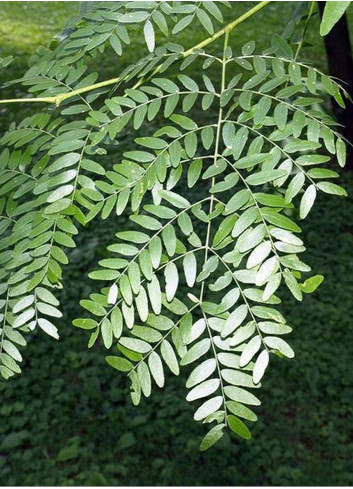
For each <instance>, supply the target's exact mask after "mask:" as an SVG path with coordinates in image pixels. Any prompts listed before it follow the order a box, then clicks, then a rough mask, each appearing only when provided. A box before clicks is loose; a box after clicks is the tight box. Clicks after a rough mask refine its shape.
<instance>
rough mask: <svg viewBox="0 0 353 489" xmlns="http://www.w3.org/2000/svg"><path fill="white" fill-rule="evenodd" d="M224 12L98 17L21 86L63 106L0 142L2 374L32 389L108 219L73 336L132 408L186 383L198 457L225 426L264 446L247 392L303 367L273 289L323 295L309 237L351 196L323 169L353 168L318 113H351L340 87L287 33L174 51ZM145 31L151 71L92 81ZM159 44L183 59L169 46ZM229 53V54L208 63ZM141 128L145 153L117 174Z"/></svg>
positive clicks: (41, 58) (127, 9)
mask: <svg viewBox="0 0 353 489" xmlns="http://www.w3.org/2000/svg"><path fill="white" fill-rule="evenodd" d="M265 3H267V2H263V4H265ZM227 6H228V7H229V5H227V2H217V4H216V3H215V2H199V3H196V2H195V3H194V2H183V3H182V4H181V3H179V2H106V3H104V2H102V3H100V2H98V3H97V4H96V3H95V4H94V6H93V8H91V9H89V10H88V11H86V12H85V13H83V15H82V17H81V18H80V19H79V20H76V22H75V23H74V24H73V25H72V26H71V28H70V29H68V30H66V31H65V33H66V34H65V35H63V36H62V39H61V40H60V42H59V41H57V42H56V44H54V45H52V47H51V49H49V50H42V51H41V52H39V54H38V55H37V59H36V61H35V62H34V64H33V66H32V67H31V68H30V69H29V71H28V72H27V73H26V74H25V76H24V77H23V78H22V79H21V80H20V82H21V83H22V84H23V85H25V86H27V87H29V89H28V90H29V92H30V93H31V94H35V96H36V97H38V99H39V100H42V101H44V102H51V101H53V98H54V100H55V101H56V107H55V106H53V105H50V106H49V109H45V107H44V108H42V109H41V110H39V111H38V112H35V113H34V114H33V115H32V116H31V117H28V118H26V119H25V120H23V121H22V122H20V123H19V124H12V125H11V127H10V128H9V130H8V131H7V133H6V134H5V135H3V137H2V139H1V145H2V148H3V149H2V153H1V157H0V169H1V170H0V178H1V189H0V210H1V221H0V229H1V240H0V262H1V271H0V276H1V290H0V292H1V297H2V299H1V305H0V311H1V321H2V326H1V346H0V361H1V366H0V371H1V375H2V376H3V378H4V379H8V378H9V377H11V376H13V375H14V374H16V373H19V372H20V366H19V365H20V363H21V360H22V356H21V353H20V347H22V346H25V344H26V340H25V338H26V337H27V336H29V334H30V333H31V332H32V331H33V330H35V329H38V328H40V329H42V330H43V331H44V332H45V333H47V334H49V335H51V336H53V337H54V338H58V331H57V328H56V326H55V318H60V317H61V316H62V313H61V311H60V306H59V302H58V300H57V299H56V297H55V291H56V289H60V288H61V280H62V269H63V266H64V265H65V264H67V263H68V257H69V255H70V253H68V250H70V248H74V247H75V236H76V235H77V233H78V232H79V229H80V227H81V226H82V225H86V224H87V223H89V222H90V221H94V220H95V219H106V220H107V221H109V223H110V224H109V225H110V226H114V227H115V228H116V231H117V233H116V240H115V241H114V242H113V243H111V244H110V245H109V246H108V252H109V255H108V256H109V257H108V258H105V259H103V260H101V261H100V262H99V266H100V268H99V269H98V270H96V271H94V272H91V273H90V274H89V276H90V278H91V279H93V280H96V281H97V282H98V285H97V292H96V293H93V294H91V295H90V297H89V298H85V299H83V300H82V301H81V305H82V307H83V309H84V310H85V313H84V314H83V317H82V318H79V319H75V320H74V321H73V324H74V325H75V326H77V327H79V328H83V329H85V330H88V331H90V338H89V347H92V346H93V345H94V343H95V342H96V341H100V340H102V342H103V343H104V346H105V347H106V349H107V350H109V354H108V355H107V357H106V360H107V362H108V364H109V365H111V366H112V367H113V368H115V369H117V370H120V371H122V372H125V373H126V374H127V375H128V377H129V379H130V381H131V398H132V402H133V403H134V404H139V402H140V399H141V396H142V395H144V396H147V397H148V396H149V395H150V394H151V389H152V386H153V384H157V386H158V387H163V385H164V382H165V372H166V371H168V370H170V371H171V372H172V373H173V374H175V375H179V372H180V370H181V369H184V367H185V371H186V372H187V381H186V388H187V391H188V393H187V397H186V399H187V400H188V401H189V402H193V403H194V402H195V405H196V409H195V415H194V417H195V420H197V421H202V422H203V423H205V424H207V425H210V426H211V427H210V430H209V431H208V433H207V434H206V436H205V437H204V439H203V441H202V443H201V449H202V450H205V449H207V448H209V447H210V446H212V445H213V444H214V443H215V442H216V441H217V440H218V439H220V438H221V436H222V433H223V430H224V429H225V428H226V427H227V426H228V427H229V428H230V429H231V430H232V431H233V432H235V433H236V434H238V435H239V436H241V437H243V438H250V436H251V434H250V431H249V428H248V424H249V423H248V422H253V421H256V419H257V418H256V414H255V413H254V412H253V410H252V408H253V406H257V405H259V404H260V401H259V399H258V397H257V396H255V395H254V394H253V393H252V391H253V389H258V388H259V387H260V381H261V379H262V377H263V374H264V372H265V370H266V368H267V366H268V363H269V361H270V358H271V355H273V354H276V355H278V356H285V357H289V358H292V357H293V356H294V352H293V350H292V348H291V347H290V346H289V344H288V343H287V341H285V340H284V339H283V335H286V334H288V333H289V332H291V328H290V326H288V325H287V324H286V319H285V318H284V317H283V315H282V314H281V312H280V310H279V304H280V299H279V298H278V297H277V296H276V291H277V289H278V288H279V287H282V286H284V287H287V288H288V289H289V290H290V292H291V293H292V294H293V296H294V297H295V298H296V299H297V300H299V301H301V300H302V297H303V294H305V293H311V292H313V291H314V290H315V289H316V288H317V286H318V285H319V284H320V283H321V281H322V277H321V276H315V275H314V276H313V275H312V274H311V269H310V267H309V266H308V265H307V264H305V263H304V262H303V261H302V259H301V258H299V256H300V253H302V252H303V251H305V247H304V244H303V241H302V239H301V238H300V233H301V229H300V221H301V220H302V219H304V218H306V217H307V215H308V214H309V212H310V210H311V208H312V206H313V204H314V202H315V199H316V195H317V193H318V192H320V191H321V192H324V193H328V194H334V195H344V194H345V191H344V190H343V189H342V188H341V187H339V186H338V185H337V184H335V183H332V180H334V179H335V178H336V177H337V176H338V174H337V173H336V172H335V171H333V170H332V169H327V168H326V166H327V163H328V162H329V160H330V159H331V158H332V157H335V158H337V160H338V163H339V164H340V165H341V166H343V165H344V163H345V144H344V142H343V141H342V139H341V138H340V136H339V134H338V133H337V131H336V128H335V122H334V121H333V120H332V119H331V117H330V116H329V115H328V114H327V112H326V111H325V109H324V107H323V101H324V100H325V99H326V98H327V97H328V96H333V97H334V98H335V99H336V100H337V102H338V103H339V104H340V105H341V106H342V107H344V102H343V98H342V89H341V88H340V86H339V85H338V84H337V83H336V82H335V81H334V80H332V79H331V78H330V77H328V76H326V75H325V74H323V73H321V72H320V71H319V70H317V69H315V68H314V67H309V66H306V65H305V64H304V63H301V62H299V61H297V60H296V57H295V56H294V55H293V52H292V48H291V47H290V45H289V44H287V42H286V41H285V40H283V39H282V38H281V37H279V36H277V35H275V36H274V37H273V40H272V44H271V46H270V47H269V49H267V50H266V51H265V52H263V53H260V52H257V51H256V49H255V43H254V42H253V41H250V42H247V43H246V44H245V45H244V46H243V47H242V48H241V49H238V48H237V47H236V46H232V43H231V42H229V34H230V32H231V29H232V27H234V26H235V25H236V22H235V23H234V22H233V23H232V24H229V25H228V26H227V27H226V28H223V29H222V28H221V27H222V26H219V27H218V29H219V28H221V30H219V31H217V32H218V34H216V35H214V36H213V38H209V39H208V40H206V41H205V42H204V43H201V45H198V46H197V47H196V48H195V49H188V50H185V49H184V47H183V46H181V45H180V44H177V43H176V42H174V41H176V40H177V37H178V33H179V32H180V31H182V30H183V29H186V28H187V27H188V25H190V24H191V23H193V22H194V21H195V20H198V21H199V22H200V24H201V25H202V26H203V27H204V28H205V30H206V31H207V32H208V33H210V34H213V33H214V26H215V25H216V24H217V23H219V24H223V17H222V13H221V8H227ZM256 9H259V7H258V6H256V7H254V8H253V9H252V10H254V11H255V10H256ZM238 23H239V22H238ZM136 25H137V26H138V27H139V28H140V29H141V31H143V35H144V38H145V40H146V44H147V48H148V50H149V51H150V54H148V55H147V56H145V57H143V58H141V59H140V61H139V62H137V63H136V64H134V65H131V66H128V68H126V69H125V70H124V71H123V72H122V73H119V78H116V79H113V80H110V81H109V80H108V82H103V83H101V82H98V83H97V80H98V73H95V72H91V71H90V70H89V65H90V61H95V62H97V61H98V62H99V57H100V55H101V54H102V53H103V51H104V50H105V49H106V48H107V47H108V46H110V47H111V48H112V49H113V50H114V60H112V62H114V63H115V64H116V66H117V71H119V59H120V56H127V57H128V56H129V52H130V50H131V49H133V48H132V47H131V46H130V38H129V32H130V30H131V29H135V26H136ZM155 29H159V30H160V31H161V32H162V34H163V35H165V36H167V35H168V36H169V37H170V38H172V39H173V42H167V43H166V44H165V45H162V46H158V47H157V48H156V47H155V34H154V32H155ZM217 38H222V39H221V40H222V42H223V52H222V55H221V56H220V57H217V56H215V55H212V54H211V53H209V52H208V51H207V50H206V49H205V48H206V46H207V44H209V43H210V41H211V40H213V39H217ZM200 46H201V47H200ZM171 65H173V70H171V69H170V67H171ZM171 73H173V75H172V74H171ZM175 73H176V74H175ZM200 74H201V75H200ZM17 82H19V81H17ZM343 95H344V94H343ZM35 100H37V99H35ZM32 101H33V99H32ZM37 102H38V100H37ZM155 119H157V120H158V127H159V129H158V130H157V131H156V132H155V133H154V134H152V135H151V133H150V131H149V130H148V129H149V123H150V122H151V121H153V120H155ZM127 130H129V131H130V132H131V131H132V130H135V131H138V132H139V134H140V136H139V137H136V139H135V140H134V143H131V149H130V151H127V152H125V153H124V154H120V156H119V158H116V157H115V160H114V164H112V165H111V164H110V165H109V164H107V163H106V161H107V159H106V158H104V156H105V155H109V154H110V153H111V152H112V151H114V154H116V153H117V152H118V154H119V146H118V145H119V141H121V140H122V138H124V135H125V134H126V131H127ZM144 130H145V132H144ZM141 134H142V135H141ZM144 134H145V135H144ZM124 212H125V213H127V214H129V219H130V224H129V225H128V226H126V228H122V227H121V225H120V224H119V216H121V215H122V213H124ZM100 287H103V288H100ZM185 287H186V288H189V289H190V292H189V293H185V290H186V288H185ZM249 406H250V407H249Z"/></svg>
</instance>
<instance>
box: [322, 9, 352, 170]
mask: <svg viewBox="0 0 353 489" xmlns="http://www.w3.org/2000/svg"><path fill="white" fill-rule="evenodd" d="M317 4H318V7H319V11H320V15H321V16H322V14H323V11H324V8H325V5H326V2H317ZM324 43H325V49H326V55H327V62H328V67H329V73H330V75H331V76H333V77H335V78H338V79H339V80H340V81H341V82H343V83H342V85H343V87H344V88H345V89H346V91H347V92H348V94H349V95H350V97H351V98H352V99H353V60H352V50H351V44H350V39H349V30H348V24H347V18H346V15H343V16H342V17H341V18H340V20H339V21H338V22H337V24H335V26H334V27H333V28H332V30H331V31H330V32H329V33H328V34H327V36H324ZM345 102H346V108H345V109H342V107H340V106H339V105H338V104H337V102H336V101H335V100H334V99H332V110H333V112H334V114H335V116H336V118H337V122H338V123H339V124H342V126H344V127H343V128H341V133H342V134H343V136H345V138H347V139H348V141H350V142H351V143H352V144H353V103H352V102H351V101H349V100H346V101H345ZM347 156H348V158H347V168H349V169H350V170H353V150H352V148H350V147H347Z"/></svg>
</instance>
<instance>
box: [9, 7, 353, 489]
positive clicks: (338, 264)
mask: <svg viewBox="0 0 353 489" xmlns="http://www.w3.org/2000/svg"><path fill="white" fill-rule="evenodd" d="M296 3H297V2H272V3H271V4H270V6H269V7H267V8H266V9H264V10H263V11H261V13H260V14H258V15H257V16H255V17H253V18H252V19H250V20H249V21H248V22H247V23H245V24H243V25H242V26H240V28H239V29H238V30H236V31H235V32H234V33H233V34H232V38H231V43H232V46H233V47H234V48H235V47H236V46H238V45H239V46H241V45H242V44H244V43H245V42H246V41H249V40H252V39H255V40H256V42H257V47H258V49H260V50H262V49H264V48H266V47H267V46H268V45H269V43H270V37H271V35H272V33H273V32H277V33H279V34H281V33H282V32H283V30H284V29H285V27H286V25H287V24H288V22H289V20H290V18H291V15H292V14H293V11H294V8H295V4H296ZM251 4H253V2H236V3H235V2H234V3H232V8H231V9H230V10H229V11H228V12H227V18H228V19H229V20H230V19H233V18H235V17H237V16H238V15H239V14H240V13H241V12H243V11H245V10H247V9H248V8H249V6H250V5H251ZM79 8H80V3H79V2H26V1H24V2H6V1H3V2H1V4H0V14H1V24H0V56H3V57H5V56H7V55H10V54H12V55H14V56H15V58H16V59H15V62H14V63H13V64H12V65H11V66H10V67H9V68H7V69H6V70H3V71H2V74H1V77H2V78H1V80H0V82H4V81H5V80H10V79H14V78H17V77H20V76H21V74H22V73H23V72H24V71H25V70H26V68H27V67H28V64H29V63H30V57H31V55H33V53H34V52H35V51H36V49H37V48H38V47H39V46H40V45H43V44H47V43H48V42H49V41H50V39H51V38H52V36H53V35H55V34H56V33H57V32H58V31H60V29H61V28H62V26H63V25H64V23H65V22H66V20H67V17H68V16H71V15H75V14H76V13H77V12H78V11H79ZM349 24H350V26H351V31H353V18H352V14H350V16H349ZM203 37H204V34H203V32H201V30H200V29H199V28H198V26H195V27H192V28H191V30H190V29H187V31H186V33H185V34H183V37H182V38H181V39H180V43H181V44H183V45H185V46H186V47H190V46H192V45H194V44H196V43H197V42H198V41H199V40H200V39H202V38H203ZM139 40H140V38H139V33H138V32H137V31H136V34H135V35H134V41H135V42H136V43H138V44H136V45H137V46H139V49H142V48H141V46H142V44H141V43H140V42H139ZM306 41H307V45H306V47H304V49H303V50H302V53H301V57H302V58H303V59H305V60H306V61H309V62H314V63H315V65H316V66H317V67H320V68H323V69H325V66H326V61H325V53H324V48H323V44H322V40H321V38H320V37H319V35H318V18H317V16H316V17H314V18H313V21H312V24H311V27H310V29H309V32H308V36H307V38H306ZM215 49H217V47H216V48H215ZM140 55H141V52H138V50H135V49H132V50H131V54H129V56H128V59H126V58H125V61H124V60H123V62H121V61H120V60H117V58H116V57H114V58H112V56H113V54H112V53H111V52H109V51H106V53H105V54H104V55H103V56H102V58H101V59H100V60H99V70H100V77H101V79H105V78H108V77H110V76H116V75H117V74H118V73H119V71H120V70H121V69H122V68H123V67H124V64H122V63H126V62H129V63H130V62H132V61H133V57H136V58H137V57H139V56H140ZM116 60H117V61H116ZM22 90H23V89H22V88H21V87H20V86H16V87H10V88H6V89H2V90H1V98H5V97H6V96H7V95H8V94H10V93H11V95H12V96H13V95H14V93H15V95H16V96H20V95H21V91H22ZM34 110H36V109H35V108H34V107H33V106H26V107H20V106H16V107H15V106H13V107H9V108H2V109H1V111H0V114H1V119H0V133H2V132H3V131H4V130H6V128H7V126H8V124H9V122H10V121H12V120H20V119H21V118H22V117H25V116H26V115H29V114H31V113H32V111H34ZM157 123H158V121H157ZM156 128H157V127H151V128H150V130H151V131H153V130H154V129H156ZM130 136H131V137H129V135H127V137H126V141H125V142H124V143H123V145H122V146H124V148H123V149H126V145H127V144H129V140H130V141H131V140H132V135H130ZM341 182H342V184H343V185H344V186H345V188H346V190H347V191H348V193H349V197H348V198H347V199H345V200H344V201H342V200H339V199H338V198H337V197H329V196H320V198H319V201H318V203H317V205H316V207H315V208H314V210H313V212H312V213H311V215H310V217H309V218H308V219H307V222H305V223H304V225H303V228H304V232H305V241H306V243H307V248H308V251H307V252H306V261H307V262H308V263H309V264H310V265H311V266H312V268H313V270H314V271H315V273H318V274H323V275H324V276H325V282H324V283H323V285H321V286H320V288H319V290H318V291H317V292H316V293H315V294H314V296H313V297H307V298H306V299H305V300H304V302H303V303H301V304H297V303H294V301H293V300H291V298H290V297H289V296H288V295H286V294H284V293H283V294H282V296H281V298H282V299H283V305H282V307H283V312H284V313H285V314H286V315H287V316H288V321H289V324H290V325H291V326H292V327H293V328H294V333H293V334H292V337H291V344H292V346H293V347H294V349H295V351H296V357H295V359H294V360H291V361H288V360H286V359H282V360H279V359H277V360H276V359H273V360H272V363H271V366H270V368H269V370H268V373H267V375H266V376H265V379H264V381H263V388H262V392H261V396H260V397H261V399H262V406H261V407H260V408H259V409H257V414H258V416H259V421H258V422H257V423H256V425H255V426H254V429H253V439H252V440H250V441H243V440H240V439H237V438H236V437H235V436H234V437H233V435H229V436H228V435H226V436H225V437H224V438H223V440H222V441H221V442H220V443H219V444H218V445H216V446H215V447H214V448H213V449H212V450H211V451H210V452H207V453H202V454H201V453H200V452H199V451H198V444H199V441H200V438H201V436H202V433H203V427H202V426H201V425H197V424H195V422H194V421H193V419H192V418H193V413H192V409H190V407H189V406H188V403H187V402H186V401H185V390H184V379H183V378H178V377H171V378H169V379H168V380H169V382H167V387H166V388H165V389H163V390H161V391H160V390H158V392H157V391H155V392H154V393H153V395H152V397H151V398H150V399H148V400H144V401H143V402H142V404H141V406H140V407H138V408H135V407H133V406H132V405H131V403H130V400H129V395H128V392H129V389H128V381H127V379H126V378H125V377H124V376H123V375H122V374H120V373H118V372H116V371H113V370H112V369H111V368H110V367H109V366H108V365H107V364H106V363H105V361H104V356H105V352H104V348H103V347H102V346H101V345H97V346H96V347H94V348H93V349H92V350H87V347H86V344H87V340H88V337H87V334H86V333H85V331H81V330H78V329H75V328H74V327H72V326H71V320H72V319H73V318H74V317H77V316H78V315H79V310H80V308H79V306H78V302H79V300H80V299H81V298H83V297H86V296H87V295H88V293H90V292H91V290H92V287H94V286H95V284H92V283H90V282H91V281H88V280H87V279H85V278H84V277H86V276H87V273H88V272H89V271H90V270H91V269H93V268H94V267H95V265H96V263H97V261H98V259H101V258H102V256H103V255H104V253H105V251H104V250H105V247H106V245H107V244H108V243H109V242H111V240H112V238H113V236H114V234H115V232H116V230H117V228H122V227H124V226H126V223H127V220H126V217H124V216H123V217H122V218H119V221H118V219H117V220H116V226H111V227H109V226H107V225H106V223H105V222H104V221H102V222H100V223H99V222H98V223H97V222H95V223H94V228H93V226H91V227H90V226H89V227H87V228H85V229H83V230H82V232H81V234H80V235H79V238H78V239H77V245H78V247H77V249H76V250H73V251H72V252H71V255H70V258H71V260H70V265H69V266H67V268H66V275H65V287H64V289H63V291H62V293H61V302H62V304H63V310H64V313H65V315H64V318H63V319H62V320H61V324H59V328H60V335H61V340H60V341H59V342H55V341H54V340H52V339H50V338H47V337H46V336H45V335H43V334H39V335H35V336H33V337H32V339H31V341H30V343H29V346H28V348H27V349H26V351H25V353H24V356H25V359H24V362H23V374H22V375H20V376H18V377H17V378H15V379H13V380H10V381H9V382H8V383H4V382H3V383H1V384H0V396H1V403H0V484H1V485H157V486H160V485H191V486H194V485H196V486H197V485H206V486H207V485H235V486H236V485H300V486H308V485H324V486H327V485H352V484H353V472H352V455H353V416H352V415H353V402H352V401H353V386H352V371H353V354H352V352H353V324H352V318H353V315H352V298H353V225H352V222H353V217H352V216H353V201H352V196H353V178H352V174H350V173H349V172H347V171H346V172H342V178H341Z"/></svg>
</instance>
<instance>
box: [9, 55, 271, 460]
mask: <svg viewBox="0 0 353 489" xmlns="http://www.w3.org/2000/svg"><path fill="white" fill-rule="evenodd" d="M241 56H243V55H241ZM222 59H223V58H222ZM245 83H246V82H245ZM63 107H64V106H63ZM59 110H60V108H59ZM64 110H65V109H64ZM188 115H190V114H188ZM269 127H271V126H269ZM129 136H130V137H131V132H130V133H129ZM222 137H224V136H223V135H222ZM128 149H129V150H131V146H130V147H129V148H128ZM201 156H202V155H201ZM181 178H182V177H181ZM186 180H187V179H186ZM183 183H185V180H184V181H183ZM186 183H187V182H186ZM205 190H207V189H205V188H204V187H202V191H204V192H205ZM195 194H196V195H198V192H195ZM147 205H151V204H147ZM195 217H197V216H195ZM114 222H116V221H114ZM120 222H124V221H120ZM201 222H202V221H201ZM206 224H208V223H206ZM125 225H126V221H125ZM201 226H202V224H201ZM201 226H199V227H198V229H200V231H198V232H199V234H200V236H201V237H204V235H205V234H206V233H203V232H202V227H201ZM205 227H206V229H207V227H208V226H205ZM113 234H114V233H113ZM182 293H183V295H184V296H185V294H186V293H187V290H185V288H183V289H182ZM276 368H277V364H276ZM241 426H242V425H241ZM242 428H243V426H242ZM243 429H244V428H243ZM19 442H21V439H19ZM16 443H18V441H16ZM77 443H78V440H77V439H76V441H75V440H73V441H72V446H73V449H72V452H71V455H70V451H69V455H68V457H70V456H73V457H74V456H75V453H77V451H78V449H77V446H78V445H77ZM130 443H132V442H131V440H130ZM75 444H76V445H75ZM75 446H76V451H75ZM5 447H6V445H5ZM72 454H73V455H72ZM66 456H67V455H66ZM61 457H63V461H64V460H65V455H61ZM59 461H60V457H59Z"/></svg>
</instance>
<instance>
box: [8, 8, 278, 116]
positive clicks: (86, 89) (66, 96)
mask: <svg viewBox="0 0 353 489" xmlns="http://www.w3.org/2000/svg"><path fill="white" fill-rule="evenodd" d="M270 1H271V0H266V1H263V2H259V3H258V4H257V5H255V7H253V8H251V9H250V10H248V11H247V12H245V13H244V14H243V15H241V16H240V17H238V18H237V19H235V20H233V21H232V22H230V23H229V24H227V25H226V26H225V27H224V28H223V29H221V30H220V31H218V32H216V33H215V34H213V36H211V37H209V38H207V39H205V40H204V41H202V42H200V43H199V44H196V46H193V47H192V48H190V49H188V50H187V51H184V53H183V58H187V57H188V56H190V55H191V54H193V53H194V51H195V50H198V49H202V48H203V47H205V46H208V44H211V43H212V42H213V41H215V40H216V39H218V38H220V37H222V36H223V35H224V34H226V33H228V34H229V33H230V32H231V31H232V30H233V29H234V28H235V27H236V26H237V25H239V24H241V23H242V22H244V21H245V20H247V19H248V18H249V17H251V16H252V15H254V14H256V12H258V11H259V10H261V9H262V8H264V7H266V5H267V4H269V3H270ZM161 67H162V65H158V66H157V67H156V68H155V70H154V71H153V73H152V76H153V75H155V74H156V73H158V72H159V71H160V69H161ZM120 81H122V79H121V78H120V77H116V78H110V79H109V80H105V81H102V82H99V83H94V84H93V85H88V86H87V87H83V88H79V89H77V90H73V91H72V92H70V93H61V94H60V93H59V94H58V95H54V96H53V97H38V98H34V97H33V98H13V99H5V100H0V104H11V103H20V102H26V103H32V102H33V103H35V102H43V103H48V104H55V106H56V107H58V106H59V105H60V104H61V102H63V101H64V100H68V99H70V98H72V97H75V96H76V95H80V94H81V93H86V92H90V91H92V90H96V89H97V88H102V87H107V86H109V85H115V84H116V83H119V82H120ZM143 81H144V79H143V78H142V79H141V80H140V81H139V82H137V84H136V85H135V86H134V88H137V87H139V86H140V85H141V84H142V83H143Z"/></svg>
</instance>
